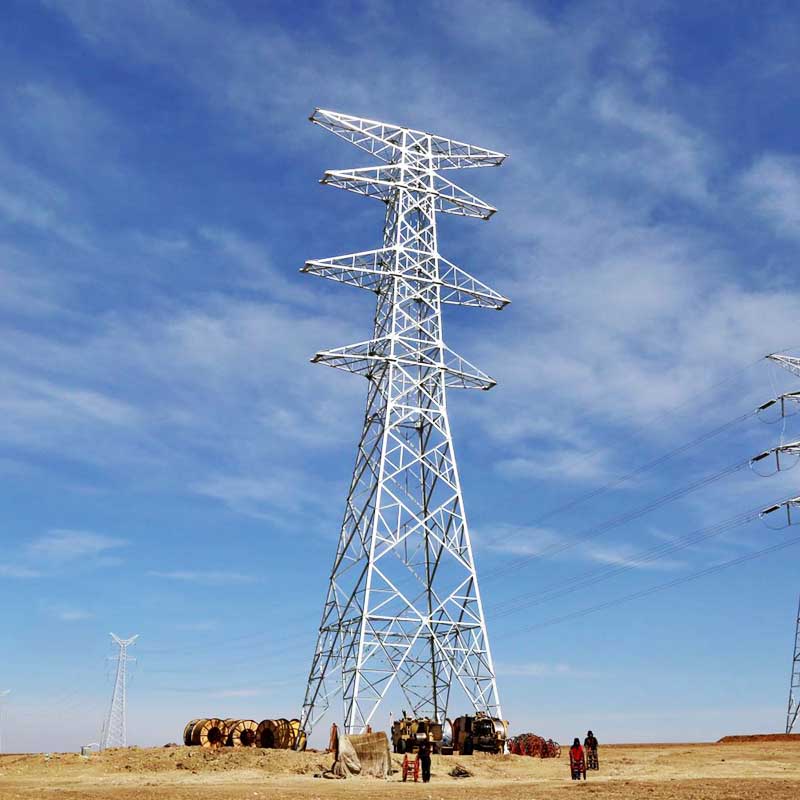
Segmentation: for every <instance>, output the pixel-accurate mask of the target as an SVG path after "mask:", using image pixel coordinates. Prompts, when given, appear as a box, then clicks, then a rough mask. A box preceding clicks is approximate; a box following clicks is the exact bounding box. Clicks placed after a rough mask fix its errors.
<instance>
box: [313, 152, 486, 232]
mask: <svg viewBox="0 0 800 800" xmlns="http://www.w3.org/2000/svg"><path fill="white" fill-rule="evenodd" d="M320 183H323V184H325V185H326V186H333V187H335V188H337V189H346V190H347V191H348V192H355V194H360V195H364V196H365V197H374V198H375V199H376V200H382V201H383V202H385V203H387V202H389V200H390V199H391V198H392V193H393V192H394V191H395V190H397V189H406V190H408V191H409V192H415V193H419V194H424V195H430V196H431V197H433V198H434V206H435V209H436V211H441V212H442V213H443V214H455V215H456V216H459V217H475V218H476V219H489V217H491V216H492V214H494V213H495V212H496V211H497V209H496V208H494V206H490V205H489V204H488V203H485V202H484V201H483V200H481V199H480V198H479V197H476V196H475V195H474V194H470V193H469V192H468V191H466V190H465V189H462V188H461V187H460V186H457V185H456V184H455V183H453V182H452V181H449V180H447V178H443V177H442V176H441V175H437V174H436V173H435V172H427V173H426V172H422V171H419V172H418V171H414V170H408V169H402V168H401V167H398V166H394V165H392V166H387V167H359V168H357V169H334V170H327V171H326V172H325V174H324V176H323V177H322V180H321V181H320Z"/></svg>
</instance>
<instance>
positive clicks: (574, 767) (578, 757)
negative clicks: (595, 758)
mask: <svg viewBox="0 0 800 800" xmlns="http://www.w3.org/2000/svg"><path fill="white" fill-rule="evenodd" d="M569 771H570V774H571V775H572V780H574V781H579V780H580V779H581V775H583V779H584V780H586V757H585V756H584V753H583V748H582V747H581V740H580V739H579V738H578V737H577V736H576V737H575V741H574V742H573V743H572V747H570V749H569Z"/></svg>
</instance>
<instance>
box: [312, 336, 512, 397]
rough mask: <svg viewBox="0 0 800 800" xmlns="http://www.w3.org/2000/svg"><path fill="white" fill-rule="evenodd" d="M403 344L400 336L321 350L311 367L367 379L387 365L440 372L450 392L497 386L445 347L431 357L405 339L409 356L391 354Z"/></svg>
mask: <svg viewBox="0 0 800 800" xmlns="http://www.w3.org/2000/svg"><path fill="white" fill-rule="evenodd" d="M403 342H404V340H403V339H402V338H400V337H396V338H392V337H384V338H382V339H370V340H368V341H366V342H357V343H356V344H348V345H345V346H344V347H337V348H335V349H333V350H321V351H320V352H319V353H317V354H316V355H315V356H314V357H313V358H312V359H311V361H312V363H314V364H325V366H328V367H333V368H334V369H341V370H344V371H345V372H352V373H354V374H356V375H363V376H364V377H367V378H374V377H375V375H376V373H378V372H379V371H381V370H383V369H385V367H386V365H387V364H389V363H393V364H397V365H398V366H399V367H401V368H404V367H410V368H423V369H425V368H427V369H435V370H441V371H442V372H444V373H445V374H446V378H445V385H446V386H447V387H448V388H451V389H483V390H484V391H487V390H489V389H491V388H492V387H493V386H496V385H497V381H495V380H494V379H493V378H490V377H489V376H488V375H487V374H486V373H485V372H481V370H479V369H478V368H477V367H476V366H474V365H473V364H470V362H469V361H467V359H466V358H463V357H462V356H460V355H458V353H454V352H453V351H452V350H451V349H450V348H449V347H447V346H446V345H439V346H438V347H435V346H434V348H433V349H435V350H440V351H441V354H440V353H434V354H431V353H428V352H426V351H425V350H424V349H419V343H418V342H410V343H409V342H408V340H405V343H406V344H409V345H410V346H409V347H408V348H407V349H408V355H391V353H392V350H393V345H395V347H394V349H395V350H396V349H397V347H396V345H397V344H398V343H400V344H402V343H403ZM412 380H413V377H412Z"/></svg>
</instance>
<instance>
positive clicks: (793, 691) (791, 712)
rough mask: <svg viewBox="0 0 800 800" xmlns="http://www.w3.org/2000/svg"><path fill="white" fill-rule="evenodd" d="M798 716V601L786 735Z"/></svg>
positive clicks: (799, 636)
mask: <svg viewBox="0 0 800 800" xmlns="http://www.w3.org/2000/svg"><path fill="white" fill-rule="evenodd" d="M798 715H800V600H798V604H797V619H796V620H795V626H794V652H793V654H792V671H791V678H790V679H789V706H788V708H787V709H786V733H791V732H792V730H793V729H794V726H795V723H796V722H797V717H798Z"/></svg>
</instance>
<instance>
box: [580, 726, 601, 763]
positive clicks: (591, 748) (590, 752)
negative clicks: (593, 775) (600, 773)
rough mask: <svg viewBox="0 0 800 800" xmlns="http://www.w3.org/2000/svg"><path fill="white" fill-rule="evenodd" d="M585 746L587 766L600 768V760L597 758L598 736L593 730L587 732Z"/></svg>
mask: <svg viewBox="0 0 800 800" xmlns="http://www.w3.org/2000/svg"><path fill="white" fill-rule="evenodd" d="M583 746H584V748H585V750H586V768H587V769H600V761H599V760H598V758H597V737H596V736H595V735H594V734H593V733H592V732H591V731H589V732H588V733H587V734H586V738H585V739H584V740H583Z"/></svg>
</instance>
